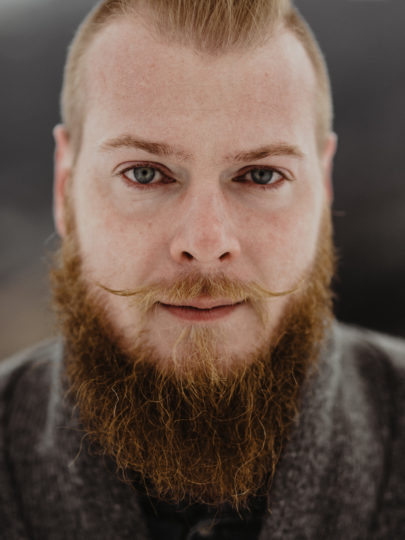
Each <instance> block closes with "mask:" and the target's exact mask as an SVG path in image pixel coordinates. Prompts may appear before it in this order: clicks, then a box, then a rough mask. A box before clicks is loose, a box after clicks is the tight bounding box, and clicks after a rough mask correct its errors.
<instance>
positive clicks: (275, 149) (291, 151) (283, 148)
mask: <svg viewBox="0 0 405 540" xmlns="http://www.w3.org/2000/svg"><path fill="white" fill-rule="evenodd" d="M274 156H291V157H296V158H303V157H304V153H303V152H301V150H300V149H299V148H298V146H295V145H293V144H288V143H284V142H276V143H273V144H269V145H266V146H261V147H260V148H257V149H255V150H248V151H243V152H237V153H236V154H231V155H228V156H227V157H226V160H227V161H233V162H235V161H236V162H239V163H240V162H245V161H256V160H258V159H264V158H266V157H274Z"/></svg>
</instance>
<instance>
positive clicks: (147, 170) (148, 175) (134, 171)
mask: <svg viewBox="0 0 405 540" xmlns="http://www.w3.org/2000/svg"><path fill="white" fill-rule="evenodd" d="M122 174H123V176H125V177H126V178H127V179H128V180H130V181H131V182H134V183H135V184H142V185H146V184H150V183H151V182H152V181H153V180H157V181H159V180H162V179H163V178H164V177H163V175H162V174H161V173H160V172H159V171H158V170H157V169H155V167H132V168H131V169H128V170H126V171H123V173H122Z"/></svg>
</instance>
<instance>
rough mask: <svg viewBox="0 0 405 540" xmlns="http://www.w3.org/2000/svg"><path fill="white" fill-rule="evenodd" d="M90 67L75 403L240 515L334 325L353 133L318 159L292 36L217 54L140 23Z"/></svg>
mask: <svg viewBox="0 0 405 540" xmlns="http://www.w3.org/2000/svg"><path fill="white" fill-rule="evenodd" d="M85 71H86V77H85V82H84V88H85V91H86V93H87V108H86V114H85V117H84V119H83V122H84V125H83V142H82V147H81V150H80V153H79V155H78V156H76V160H75V166H74V169H73V161H74V159H73V156H72V153H71V149H70V146H69V137H68V134H67V133H66V131H65V130H64V128H63V127H62V126H59V127H58V128H56V130H55V137H56V142H57V150H56V175H55V216H56V224H57V228H58V231H59V233H60V235H61V237H62V239H63V245H62V252H61V258H60V265H59V267H58V268H55V270H54V271H53V281H54V297H55V304H56V307H57V311H58V313H59V316H60V321H61V328H62V331H63V333H64V335H65V339H66V343H67V351H68V354H67V367H68V375H69V380H70V388H71V392H72V395H74V397H75V400H77V402H78V404H79V410H80V413H81V419H82V422H83V425H84V427H85V429H86V431H88V432H89V433H90V434H91V435H92V437H93V438H94V439H95V440H96V441H97V442H98V444H99V447H100V451H102V452H104V453H107V454H109V455H111V456H113V457H114V459H115V461H116V463H117V466H118V468H120V469H121V470H122V471H126V470H134V471H137V472H138V473H140V474H141V477H142V478H143V480H144V481H145V483H148V485H150V486H151V490H152V492H153V493H154V494H156V495H157V496H159V497H161V498H167V499H169V500H173V501H179V500H181V499H184V498H186V497H189V498H190V499H191V500H194V501H199V502H207V503H210V504H220V503H223V502H231V503H232V504H234V505H235V506H236V507H238V506H241V505H243V504H246V502H247V501H248V499H249V497H250V496H252V495H254V494H255V493H256V492H257V490H258V489H260V488H264V487H266V486H268V485H269V482H270V481H271V478H272V475H273V474H274V470H275V465H276V463H277V460H278V459H279V456H280V453H281V451H282V448H283V445H284V442H285V438H286V434H287V432H288V428H289V426H290V423H291V421H292V419H293V417H294V414H295V412H296V410H297V407H298V399H299V389H300V387H301V385H302V382H303V380H304V378H305V374H306V373H307V370H308V368H309V366H311V365H312V364H313V362H314V360H315V359H316V356H317V354H318V352H319V346H320V343H321V341H322V336H323V334H324V332H325V328H326V327H327V324H328V321H329V320H330V316H331V315H330V313H331V311H330V290H329V284H330V279H331V276H332V271H333V248H332V243H331V228H330V213H329V202H330V169H331V162H332V158H333V153H334V150H335V139H334V137H333V136H332V135H331V136H330V138H329V139H328V142H327V143H326V145H325V149H324V152H323V153H322V155H319V152H318V149H317V144H316V136H315V131H316V119H315V117H314V116H315V115H314V110H315V107H314V96H315V91H314V89H315V84H316V82H315V76H314V74H313V69H312V66H311V63H310V61H309V59H308V58H307V56H306V54H305V52H304V50H303V48H302V46H301V45H300V44H299V42H298V41H297V40H296V38H294V37H293V36H292V35H291V34H290V33H288V32H285V31H282V30H281V29H280V30H279V31H277V32H276V33H275V34H274V35H273V36H272V37H271V38H270V39H269V40H268V42H267V43H266V44H265V45H264V46H263V47H261V48H258V49H254V50H250V51H246V52H245V53H241V52H240V51H238V52H232V51H230V52H228V53H226V54H223V55H219V56H210V55H204V54H200V53H198V52H196V51H194V50H193V49H192V48H187V47H181V46H178V45H176V44H173V45H172V46H167V44H163V43H160V42H159V40H158V38H156V36H154V35H153V34H152V33H151V31H149V29H148V27H147V25H145V24H143V23H142V22H141V21H139V20H138V19H136V18H134V19H123V18H122V19H117V20H116V21H114V22H113V23H111V24H110V25H109V26H107V27H106V28H105V29H103V30H102V31H101V32H100V33H99V34H98V36H97V37H96V38H95V40H94V42H93V43H92V45H91V46H90V49H89V51H88V53H87V58H86V70H85ZM139 291H143V292H142V294H139ZM134 293H135V294H134ZM279 293H280V294H279ZM287 293H288V294H287ZM139 298H140V299H141V300H139ZM139 396H142V397H141V398H140V397H139Z"/></svg>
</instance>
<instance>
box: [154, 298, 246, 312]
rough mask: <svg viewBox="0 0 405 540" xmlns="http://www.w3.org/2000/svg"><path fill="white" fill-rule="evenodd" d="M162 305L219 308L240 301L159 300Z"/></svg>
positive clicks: (233, 304)
mask: <svg viewBox="0 0 405 540" xmlns="http://www.w3.org/2000/svg"><path fill="white" fill-rule="evenodd" d="M160 303H161V305H162V306H165V307H173V308H195V309H202V310H203V309H207V310H208V309H214V308H220V307H230V306H237V305H239V304H241V303H242V302H232V301H230V300H216V301H212V300H211V301H209V300H193V301H192V302H185V303H182V304H166V303H164V302H160Z"/></svg>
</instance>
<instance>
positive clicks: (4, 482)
mask: <svg viewBox="0 0 405 540" xmlns="http://www.w3.org/2000/svg"><path fill="white" fill-rule="evenodd" d="M62 359H63V347H62V345H61V342H60V341H57V340H55V341H50V342H47V343H44V344H42V345H40V346H39V347H37V348H35V349H32V350H30V351H28V352H25V353H23V354H22V355H19V356H16V357H13V358H11V359H10V360H6V361H4V362H3V363H1V364H0V415H1V416H0V538H1V539H2V540H3V539H4V540H8V539H10V540H17V539H36V540H37V539H38V540H75V539H86V540H93V539H94V540H104V539H105V540H107V539H108V540H110V539H111V540H113V539H127V538H128V539H129V538H131V539H133V540H147V539H149V536H148V532H147V527H146V523H145V519H144V516H143V514H142V511H141V509H140V505H139V499H138V495H137V493H136V492H135V491H134V489H133V488H132V487H130V486H128V485H126V484H124V483H122V482H121V481H120V480H119V479H118V478H117V477H116V476H115V474H114V473H113V472H112V467H111V466H109V464H108V462H107V461H106V460H104V459H103V458H101V457H96V456H94V455H89V454H88V452H87V446H86V441H85V440H83V437H82V433H81V432H80V429H79V425H78V422H77V419H76V413H75V411H72V410H71V408H69V406H68V405H67V403H66V402H65V401H64V397H63V393H62V392H61V388H60V373H61V370H62V369H63V361H62ZM404 424H405V343H404V342H403V341H400V340H395V339H392V338H387V337H384V336H380V335H378V334H375V333H372V332H367V331H364V330H358V329H353V328H348V327H344V326H342V325H338V324H336V325H335V326H334V329H333V332H332V337H331V339H330V340H328V343H327V344H326V345H325V348H324V352H323V354H322V358H321V362H320V369H319V371H318V372H317V374H316V376H315V377H313V378H311V379H310V380H309V383H308V384H307V385H306V387H305V388H304V391H303V401H302V407H301V411H300V415H299V418H298V419H297V422H296V425H294V429H293V433H292V437H291V440H290V441H289V443H288V445H287V448H286V450H285V452H284V455H283V456H282V459H281V461H280V462H279V465H278V469H277V473H276V477H275V480H274V482H273V486H272V490H271V501H272V505H271V508H272V510H271V514H268V515H267V516H266V518H265V519H264V523H263V528H262V532H261V535H260V540H270V539H271V540H304V539H308V540H318V539H319V540H323V539H326V540H355V539H356V540H359V539H360V540H361V539H381V538H384V539H387V540H401V539H405V431H404Z"/></svg>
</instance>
